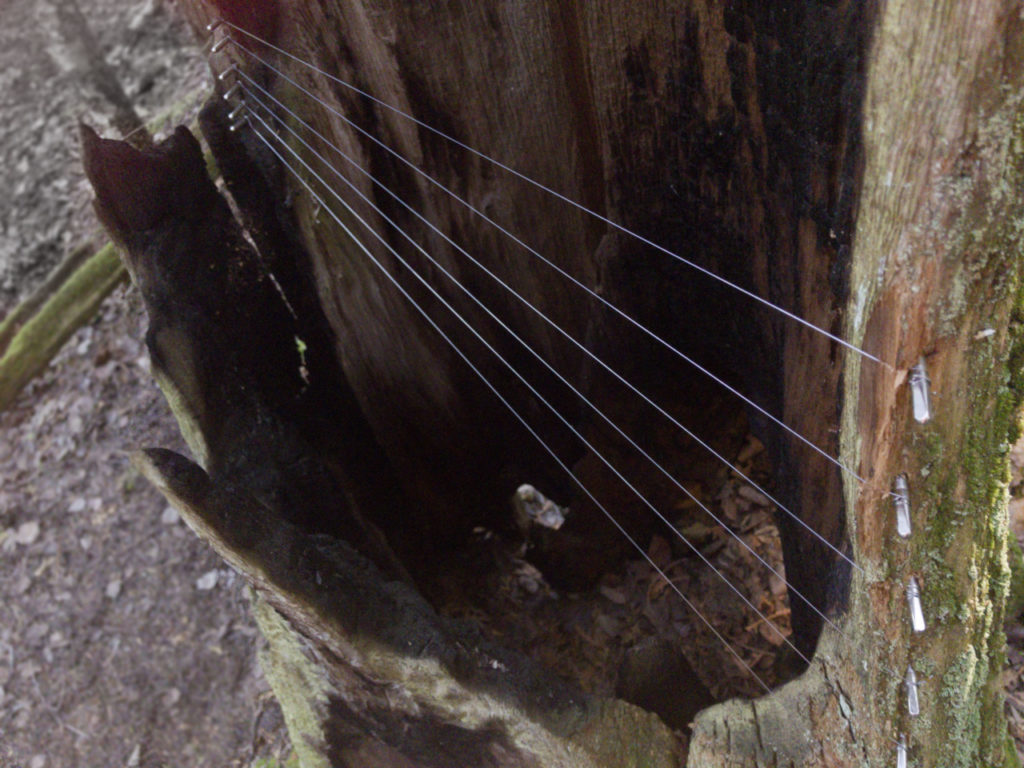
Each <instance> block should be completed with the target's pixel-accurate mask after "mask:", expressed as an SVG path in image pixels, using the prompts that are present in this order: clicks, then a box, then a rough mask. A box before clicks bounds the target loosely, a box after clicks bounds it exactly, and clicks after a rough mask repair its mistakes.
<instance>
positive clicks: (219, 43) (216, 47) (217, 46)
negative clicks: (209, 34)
mask: <svg viewBox="0 0 1024 768" xmlns="http://www.w3.org/2000/svg"><path fill="white" fill-rule="evenodd" d="M230 42H231V38H230V37H228V36H227V35H224V37H222V38H221V39H220V40H218V41H217V42H215V43H214V44H213V45H211V46H210V53H220V52H221V49H223V48H224V46H225V45H227V44H228V43H230Z"/></svg>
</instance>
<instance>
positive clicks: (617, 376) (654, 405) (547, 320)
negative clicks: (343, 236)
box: [237, 70, 863, 621]
mask: <svg viewBox="0 0 1024 768" xmlns="http://www.w3.org/2000/svg"><path fill="white" fill-rule="evenodd" d="M237 72H238V74H239V75H240V76H241V77H243V78H244V79H245V80H246V81H247V83H249V84H251V85H252V86H254V87H255V88H258V89H259V90H260V91H261V92H262V93H264V94H266V96H267V97H268V98H269V99H270V100H272V101H273V102H274V103H275V104H277V105H279V106H280V107H281V108H282V109H283V110H284V111H285V112H287V113H288V114H289V115H291V116H292V117H293V118H295V119H296V120H298V121H299V122H300V123H301V124H302V125H303V126H304V127H305V128H307V129H308V130H309V131H310V132H311V133H313V134H314V135H316V136H317V137H318V138H320V139H321V140H322V141H323V142H325V143H326V144H327V145H328V146H329V147H331V149H333V150H334V151H335V152H336V153H338V154H339V155H341V157H343V158H344V159H345V160H346V161H347V162H348V163H349V164H351V165H352V166H353V167H354V168H355V169H356V170H357V171H359V172H360V173H362V174H363V175H364V176H366V177H367V178H368V179H369V180H370V181H372V182H373V183H374V184H375V185H377V186H378V187H379V188H380V189H381V190H383V191H384V192H386V193H387V194H388V195H390V196H391V197H392V199H394V200H395V201H396V202H398V203H399V204H400V205H402V206H403V207H404V208H405V209H406V210H408V211H409V212H410V213H412V214H413V215H414V216H415V217H416V218H418V219H419V220H420V221H422V222H423V223H424V224H426V225H427V226H428V227H430V229H431V230H433V231H434V232H435V233H437V234H438V235H439V236H440V237H442V238H443V239H444V240H445V241H446V242H447V243H449V244H450V245H451V246H452V247H453V248H455V249H457V250H458V251H459V252H460V253H461V254H462V255H464V256H465V257H466V258H467V259H469V260H470V261H471V262H472V263H473V264H474V265H475V266H477V267H478V268H479V269H481V270H482V271H483V272H484V273H485V274H487V275H488V277H490V278H491V279H492V280H494V281H495V282H497V283H498V284H499V285H500V286H501V287H502V288H504V289H505V290H506V291H508V292H509V293H511V294H512V295H513V296H514V297H515V298H517V299H518V300H519V301H520V302H522V303H523V304H524V305H525V306H526V307H527V308H529V309H530V310H531V311H532V312H534V313H535V314H536V315H538V317H540V318H541V319H542V320H543V321H544V322H545V323H547V324H548V325H549V326H551V327H552V328H553V329H554V330H555V331H557V332H558V333H559V334H561V335H562V336H563V337H564V338H566V339H567V340H568V341H569V342H571V343H572V344H573V345H574V346H576V348H578V349H579V350H580V351H582V352H583V353H584V354H585V355H587V356H588V357H589V358H590V359H592V360H593V361H594V362H595V363H597V364H598V365H599V366H601V368H602V369H603V370H605V371H607V372H608V373H609V374H611V375H612V376H613V377H615V379H616V380H617V381H619V382H620V383H621V384H623V385H624V386H626V387H627V388H628V389H629V390H630V391H632V392H633V393H634V394H636V395H637V396H638V397H640V398H641V399H642V400H643V401H644V402H646V403H647V404H648V405H649V406H651V407H652V408H654V409H655V410H656V411H658V413H660V414H661V415H662V416H663V417H664V418H666V419H667V420H668V421H669V422H671V423H672V424H673V425H674V426H676V427H677V428H678V429H680V430H681V431H682V432H684V433H685V434H686V435H687V436H688V437H690V438H691V439H692V440H694V442H696V443H697V444H698V445H700V446H701V447H702V448H703V449H704V450H706V451H708V452H709V453H710V454H711V455H712V456H714V457H715V458H716V459H717V460H718V461H720V462H721V463H722V464H724V465H725V466H726V467H728V468H729V469H730V470H731V471H733V472H735V473H736V474H737V475H738V476H739V477H740V478H741V479H743V480H744V481H746V482H747V483H748V484H749V485H751V486H752V487H753V488H756V489H757V490H758V491H759V492H761V493H762V494H764V495H765V497H766V498H767V499H768V500H769V501H771V502H772V503H773V504H775V505H776V506H777V507H778V508H779V509H780V510H781V511H782V512H785V513H786V514H787V515H788V516H789V517H790V518H792V519H793V520H794V521H796V522H797V523H799V524H800V525H801V526H802V527H803V528H804V529H805V530H807V531H808V532H810V533H811V534H812V535H813V536H814V537H815V538H817V539H818V540H819V541H821V542H822V543H823V544H825V546H827V547H828V548H829V549H831V550H832V551H833V552H835V553H836V554H837V555H838V556H839V557H840V558H842V559H843V560H845V561H846V562H848V563H849V564H850V565H851V566H852V567H854V568H855V569H857V570H858V571H862V570H863V569H861V567H860V566H859V565H858V564H857V563H856V562H854V561H853V560H852V559H851V558H850V557H849V556H847V555H846V554H845V553H844V552H842V551H841V550H840V549H838V548H837V547H836V546H835V545H833V544H832V543H831V542H829V541H828V540H827V539H825V538H824V537H823V536H822V535H821V534H819V533H818V532H817V531H815V530H814V529H813V528H812V527H811V526H809V525H808V524H807V523H806V522H804V521H803V520H801V519H800V518H799V517H798V516H797V515H796V514H795V513H793V512H792V511H791V510H790V509H788V508H787V507H786V506H785V505H784V504H782V503H781V502H780V501H779V500H778V499H776V498H774V497H773V496H772V495H771V494H770V493H769V492H768V491H767V490H765V489H764V488H762V487H761V486H760V485H759V484H758V483H756V482H755V481H754V480H753V479H751V478H750V477H748V476H747V475H746V474H745V473H744V472H742V471H741V470H740V469H738V468H737V467H735V466H733V465H732V464H731V463H730V462H729V460H728V459H726V458H725V457H724V456H722V455H721V454H720V453H719V452H718V451H716V450H715V449H714V448H713V447H712V446H710V445H709V444H708V443H706V442H705V441H704V440H701V439H700V438H699V437H698V436H697V435H696V434H694V433H693V432H692V431H691V430H690V429H688V428H687V427H686V426H684V425H683V424H682V423H680V422H679V421H678V420H677V419H676V418H675V417H673V416H672V415H671V414H669V413H668V412H667V411H666V410H665V409H663V408H662V407H661V406H659V405H658V404H657V403H655V402H654V401H653V400H651V399H650V398H649V397H648V396H647V395H645V394H644V393H643V392H641V391H640V390H639V389H637V387H636V386H634V385H633V384H632V383H630V382H629V381H628V380H626V379H625V378H624V377H623V376H622V375H621V374H619V373H618V372H617V371H616V370H614V369H613V368H611V367H610V366H609V365H608V364H607V363H605V362H604V361H603V360H601V359H600V358H599V357H597V356H596V355H595V354H594V353H593V352H591V351H590V350H589V349H587V348H586V346H585V345H583V344H581V343H580V342H579V341H578V340H577V339H575V338H574V337H573V336H572V335H571V334H569V333H568V332H566V331H565V330H564V329H562V328H561V327H560V326H559V325H558V324H557V323H555V322H554V321H552V320H551V319H550V318H548V317H547V316H546V315H545V314H544V313H543V312H541V311H540V310H539V309H537V308H536V307H535V306H534V305H533V304H531V303H530V302H529V301H528V300H527V299H525V298H524V297H523V296H521V295H520V294H519V293H517V292H516V291H515V289H513V288H512V287H511V286H509V285H508V284H507V283H506V282H505V281H503V280H502V279H501V278H500V277H498V276H497V275H495V274H494V272H492V271H491V270H490V269H488V268H487V267H486V266H485V265H484V264H482V263H481V262H480V261H479V260H478V259H476V258H474V257H473V256H472V255H471V254H470V253H468V252H467V251H466V250H465V249H464V248H462V247H461V246H460V245H458V244H457V243H456V242H454V241H453V240H452V239H451V238H450V237H448V235H446V234H445V233H444V232H442V231H441V230H440V229H438V228H437V227H436V226H435V225H434V224H432V223H431V222H430V221H429V220H427V219H426V218H425V217H423V216H422V215H421V214H420V213H419V212H418V211H416V210H415V209H413V208H412V207H411V206H410V205H408V204H407V203H406V202H405V201H404V200H402V199H401V198H400V197H398V195H396V194H395V193H394V192H392V191H391V190H390V189H388V187H387V186H386V185H385V184H383V183H382V182H380V181H378V180H377V179H376V178H374V177H373V176H372V175H371V174H370V173H369V172H368V171H366V170H365V169H363V168H362V167H361V166H360V165H359V163H357V162H356V161H355V160H353V159H352V158H351V157H349V156H348V155H347V154H346V153H345V152H344V151H342V150H341V149H340V148H338V147H337V146H335V145H334V144H333V143H332V142H331V141H330V140H329V139H327V137H325V136H324V135H323V134H321V133H319V132H318V131H316V130H315V129H314V128H312V127H311V126H310V125H309V124H308V123H306V122H305V121H303V120H302V118H301V117H299V116H298V115H297V114H296V113H295V112H293V111H292V110H291V109H289V108H288V107H287V106H285V105H284V104H283V103H282V102H281V101H280V100H278V99H277V98H275V97H274V96H273V95H272V94H271V93H270V92H269V91H267V90H266V89H265V88H263V87H262V86H260V85H259V84H258V83H256V82H255V81H254V80H253V79H252V78H251V77H249V76H248V75H246V74H245V73H244V72H242V71H241V70H237ZM243 88H244V89H245V91H246V93H247V94H249V95H251V96H252V98H253V99H254V100H255V101H256V102H258V103H259V104H260V105H261V106H263V108H264V109H267V110H268V111H269V112H271V114H273V110H271V109H269V108H268V107H267V105H266V104H265V103H264V102H263V101H261V100H260V99H259V98H258V97H256V96H255V94H254V93H253V91H252V89H251V88H249V87H248V86H247V85H245V84H243ZM282 124H283V125H284V126H285V127H286V128H287V129H288V130H289V131H290V132H291V133H292V134H293V135H295V136H296V138H297V139H298V140H299V141H301V142H302V143H303V144H304V145H305V146H306V147H307V148H308V149H309V150H310V151H311V152H312V153H314V154H315V155H316V156H317V157H318V158H319V159H320V160H321V161H322V162H324V163H325V164H326V165H327V166H328V167H329V168H330V169H331V171H332V172H333V173H334V174H335V175H336V176H337V177H338V178H339V179H341V180H342V181H343V182H344V183H345V184H347V185H348V186H350V187H351V188H352V189H353V190H354V191H355V192H356V194H358V195H359V196H360V197H362V198H363V199H364V200H366V202H367V203H369V204H370V205H373V203H372V202H371V201H370V200H367V199H366V198H365V196H364V195H363V194H362V193H361V192H360V191H359V190H358V189H356V188H355V186H354V185H352V183H351V182H350V181H349V180H348V179H347V178H345V176H344V175H343V174H341V173H340V172H339V171H338V170H337V169H335V168H334V166H333V165H332V164H331V163H330V162H329V161H328V160H327V159H326V158H325V157H324V156H323V155H321V154H320V153H319V152H317V151H316V149H314V148H313V147H312V146H310V145H309V143H308V142H306V141H305V140H304V139H302V138H301V136H299V135H298V134H297V133H295V131H294V130H292V128H291V127H290V126H288V125H287V124H285V123H283V122H282ZM374 207H375V208H376V206H374ZM378 211H379V209H378ZM382 215H383V214H382ZM395 226H396V229H399V231H401V230H400V228H398V227H397V225H395ZM403 234H404V233H403ZM414 245H415V243H414ZM425 255H426V254H425ZM427 258H431V257H430V256H429V255H427ZM431 261H434V260H433V259H432V258H431ZM435 264H436V262H435ZM437 266H438V267H439V268H440V269H442V270H443V269H444V268H443V267H441V266H440V265H437ZM445 272H446V274H447V271H446V270H445ZM451 279H452V280H453V281H454V282H455V283H456V285H459V283H458V281H457V280H456V279H455V278H454V277H453V278H451ZM460 287H461V285H460ZM467 293H468V292H467ZM469 295H470V298H472V299H473V300H474V301H476V298H475V297H474V296H473V295H472V294H471V293H470V294H469ZM485 309H486V308H485ZM488 314H491V313H490V312H488ZM492 316H493V315H492ZM499 322H500V321H499ZM509 332H510V333H511V331H509ZM513 335H514V334H513ZM517 340H518V337H517ZM520 343H521V344H523V346H524V347H525V348H526V349H527V350H528V351H530V353H531V354H533V355H534V356H535V357H537V358H538V359H539V360H540V361H541V362H542V363H543V364H544V365H545V366H547V367H548V368H549V369H550V370H552V372H553V373H555V375H557V376H559V378H560V379H561V380H562V381H563V382H564V383H565V384H566V385H567V386H569V387H570V388H572V389H573V391H574V392H576V394H577V395H579V396H580V398H581V399H583V401H584V402H586V403H587V404H588V405H590V406H591V407H592V408H594V410H595V411H597V413H598V414H599V415H600V416H601V417H602V418H605V420H606V421H607V418H606V417H605V416H604V414H601V413H600V411H598V410H597V409H596V407H595V406H593V405H591V404H590V403H589V401H587V400H586V398H584V397H583V395H582V394H580V393H579V392H578V390H576V389H575V388H574V387H572V385H571V384H569V382H567V381H565V379H564V378H562V377H561V376H560V375H559V374H558V373H557V371H554V369H552V368H551V367H550V366H549V365H548V363H547V361H546V360H544V359H543V358H542V357H540V356H539V355H538V354H537V353H536V352H534V351H533V349H531V348H530V347H529V345H528V344H526V343H525V342H522V341H521V340H520ZM609 423H610V422H609ZM612 426H613V428H615V429H616V431H618V432H619V434H622V435H623V437H625V439H627V440H629V442H630V444H631V445H633V446H634V447H635V448H636V449H637V450H638V451H640V452H641V453H643V454H644V455H645V456H647V454H646V453H645V452H644V451H643V450H642V449H641V448H640V447H639V446H637V445H636V443H635V442H633V441H632V440H630V438H629V437H628V436H626V435H625V434H623V433H622V431H621V430H619V429H618V427H615V425H614V424H612ZM647 458H648V459H649V460H650V461H652V462H653V463H654V464H655V465H656V466H658V468H659V469H661V467H660V465H657V462H654V460H653V459H650V457H649V456H647ZM662 472H663V473H665V470H663V469H662ZM666 474H667V473H666ZM669 477H670V479H671V480H672V481H673V482H674V483H676V485H677V486H678V485H679V483H677V482H676V481H675V479H674V478H672V477H671V476H670V475H669ZM680 487H681V486H680ZM682 490H683V491H684V492H685V493H687V495H689V492H688V491H686V489H685V488H683V489H682ZM698 503H699V502H698ZM709 514H710V512H709ZM780 578H781V577H780ZM797 594H798V595H799V593H797ZM801 597H803V596H802V595H801ZM815 610H816V609H815ZM826 621H827V619H826Z"/></svg>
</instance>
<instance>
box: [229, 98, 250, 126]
mask: <svg viewBox="0 0 1024 768" xmlns="http://www.w3.org/2000/svg"><path fill="white" fill-rule="evenodd" d="M245 110H246V106H245V101H244V100H242V101H240V102H238V106H237V107H235V108H234V109H232V110H231V111H230V112H228V120H230V121H232V122H235V121H236V120H237V119H238V116H239V115H240V114H242V113H243V112H244V111H245Z"/></svg>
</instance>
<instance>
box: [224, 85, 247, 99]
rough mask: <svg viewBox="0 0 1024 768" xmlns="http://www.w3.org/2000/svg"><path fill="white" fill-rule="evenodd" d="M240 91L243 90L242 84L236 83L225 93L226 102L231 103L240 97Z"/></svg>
mask: <svg viewBox="0 0 1024 768" xmlns="http://www.w3.org/2000/svg"><path fill="white" fill-rule="evenodd" d="M240 90H242V84H241V83H239V82H237V81H236V82H235V83H234V85H232V86H231V87H230V88H228V89H227V90H226V91H224V96H223V99H224V101H231V100H232V99H233V98H235V96H236V95H238V92H239V91H240Z"/></svg>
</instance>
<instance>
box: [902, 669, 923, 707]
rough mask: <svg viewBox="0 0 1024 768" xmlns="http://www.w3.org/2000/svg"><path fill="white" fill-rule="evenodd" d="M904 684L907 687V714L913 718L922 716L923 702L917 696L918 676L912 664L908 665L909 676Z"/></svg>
mask: <svg viewBox="0 0 1024 768" xmlns="http://www.w3.org/2000/svg"><path fill="white" fill-rule="evenodd" d="M903 682H904V683H905V684H906V686H907V712H908V713H909V714H910V716H911V717H917V716H918V715H920V714H921V702H920V700H919V699H918V696H917V674H916V673H915V672H914V666H913V665H912V664H907V676H906V677H905V678H904V679H903Z"/></svg>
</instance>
